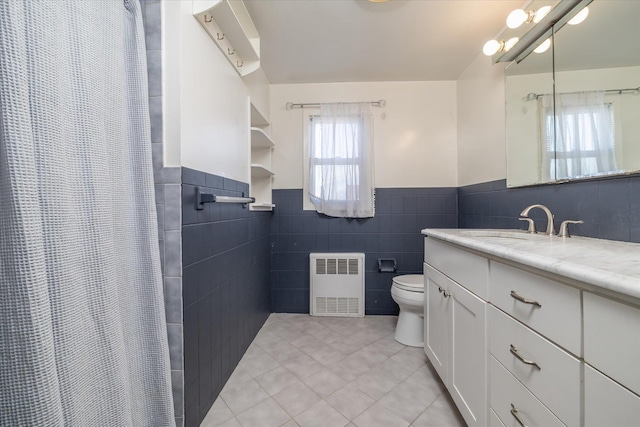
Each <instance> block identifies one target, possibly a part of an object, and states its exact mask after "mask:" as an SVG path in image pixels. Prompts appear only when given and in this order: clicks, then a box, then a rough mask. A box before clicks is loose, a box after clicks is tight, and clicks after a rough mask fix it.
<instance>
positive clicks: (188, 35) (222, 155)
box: [162, 1, 269, 182]
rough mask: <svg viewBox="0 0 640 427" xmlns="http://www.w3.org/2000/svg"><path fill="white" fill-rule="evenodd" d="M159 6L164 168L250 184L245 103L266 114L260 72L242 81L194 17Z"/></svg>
mask: <svg viewBox="0 0 640 427" xmlns="http://www.w3.org/2000/svg"><path fill="white" fill-rule="evenodd" d="M162 4H163V35H164V42H165V57H164V79H163V80H164V93H165V106H164V113H165V115H164V132H165V164H166V165H167V166H185V167H189V168H192V169H196V170H200V171H204V172H208V173H212V174H215V175H220V176H224V177H228V178H232V179H235V180H238V181H242V182H249V178H250V169H249V162H248V159H249V156H250V145H249V97H250V96H252V97H253V98H254V102H255V103H256V104H258V105H260V106H261V107H262V108H263V109H262V110H261V111H262V112H263V113H264V114H268V101H267V99H268V96H269V87H268V82H267V80H266V77H264V74H263V73H262V72H261V71H258V72H256V73H258V74H256V75H253V76H250V77H247V78H246V79H247V80H246V82H245V81H243V78H241V77H240V76H239V75H238V74H237V73H236V71H235V70H234V69H233V67H232V66H231V65H230V64H229V62H228V61H227V60H226V58H225V57H224V55H223V53H222V52H221V51H220V49H218V47H217V46H216V45H215V43H214V42H213V41H212V40H211V39H210V38H209V36H208V35H207V33H206V32H205V30H204V29H203V28H202V27H201V26H200V24H199V23H198V21H197V20H196V19H195V18H194V17H193V14H192V2H191V1H165V2H162Z"/></svg>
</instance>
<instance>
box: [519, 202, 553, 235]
mask: <svg viewBox="0 0 640 427" xmlns="http://www.w3.org/2000/svg"><path fill="white" fill-rule="evenodd" d="M533 208H540V209H542V210H543V211H544V213H546V214H547V231H546V232H545V234H548V235H549V236H553V235H554V234H556V230H555V228H554V226H553V214H551V211H550V210H549V208H548V207H546V206H545V205H531V206H529V207H527V208H525V209H524V210H523V211H522V212H520V216H521V217H523V218H529V211H531V209H533ZM531 224H533V221H532V222H530V223H529V232H531V229H532V228H533V230H534V232H535V227H531Z"/></svg>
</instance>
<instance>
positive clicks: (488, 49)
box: [482, 40, 503, 56]
mask: <svg viewBox="0 0 640 427" xmlns="http://www.w3.org/2000/svg"><path fill="white" fill-rule="evenodd" d="M502 47H503V43H501V42H499V41H498V40H489V41H488V42H486V43H485V44H484V46H483V47H482V53H484V54H485V55H487V56H493V55H494V54H496V53H497V52H498V51H499V50H500V49H501V48H502Z"/></svg>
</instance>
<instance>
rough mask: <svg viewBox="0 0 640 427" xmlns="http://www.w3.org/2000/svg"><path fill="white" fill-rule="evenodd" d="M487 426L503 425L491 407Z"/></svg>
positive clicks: (497, 426) (501, 426) (500, 426)
mask: <svg viewBox="0 0 640 427" xmlns="http://www.w3.org/2000/svg"><path fill="white" fill-rule="evenodd" d="M489 426H490V427H505V425H504V423H503V422H502V421H500V418H498V416H497V415H496V413H495V412H494V411H493V409H489Z"/></svg>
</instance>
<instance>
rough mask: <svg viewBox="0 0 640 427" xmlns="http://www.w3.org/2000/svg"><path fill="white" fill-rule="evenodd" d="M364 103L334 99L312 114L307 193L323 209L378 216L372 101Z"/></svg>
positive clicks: (332, 212)
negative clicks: (319, 113) (335, 100)
mask: <svg viewBox="0 0 640 427" xmlns="http://www.w3.org/2000/svg"><path fill="white" fill-rule="evenodd" d="M331 106H335V108H333V107H331ZM365 107H366V108H362V107H361V106H360V104H355V105H354V104H350V103H349V104H329V106H328V107H325V105H323V108H322V114H321V115H310V116H308V122H307V136H308V140H307V150H306V151H307V159H308V181H307V186H306V190H307V191H306V193H307V194H308V196H309V202H310V204H311V205H312V206H313V208H315V209H316V210H317V211H318V212H321V213H324V214H326V215H329V216H339V217H350V218H357V217H370V216H373V213H374V206H373V200H374V196H373V191H374V190H373V189H374V186H373V155H372V151H373V149H372V148H373V144H372V126H371V121H372V118H371V114H370V108H371V106H370V104H365ZM327 110H329V111H327Z"/></svg>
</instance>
